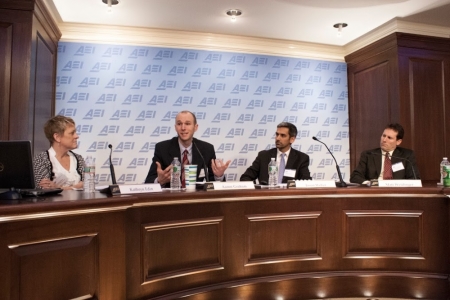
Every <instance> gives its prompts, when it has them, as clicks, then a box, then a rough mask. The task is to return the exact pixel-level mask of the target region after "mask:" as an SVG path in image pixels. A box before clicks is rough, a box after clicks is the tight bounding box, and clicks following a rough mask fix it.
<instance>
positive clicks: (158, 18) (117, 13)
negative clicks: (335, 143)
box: [47, 0, 450, 46]
mask: <svg viewBox="0 0 450 300" xmlns="http://www.w3.org/2000/svg"><path fill="white" fill-rule="evenodd" d="M47 1H50V0H47ZM53 4H54V6H55V8H56V9H57V12H58V13H59V16H58V18H59V17H60V22H61V21H62V23H84V24H97V25H115V26H127V27H139V28H140V29H142V28H152V29H170V30H176V31H190V32H201V33H212V34H224V35H233V36H246V37H256V38H268V39H281V40H289V41H296V42H307V43H319V44H327V45H334V46H344V45H346V44H348V43H350V42H352V41H354V40H355V39H357V38H359V37H361V36H363V35H364V34H366V33H367V32H369V31H371V30H374V29H375V28H377V27H379V26H381V25H383V24H385V23H387V22H388V21H390V20H392V19H395V18H397V19H399V20H402V21H406V22H413V23H420V24H428V25H437V26H441V27H443V28H444V30H445V27H447V28H448V33H449V34H448V36H450V0H120V3H119V4H118V5H116V6H113V9H112V13H110V14H108V13H107V5H105V4H104V3H103V2H102V0H74V1H68V0H53ZM234 8H237V9H240V10H242V12H243V13H242V16H240V17H238V18H237V20H236V22H234V23H233V22H231V21H230V18H229V17H228V16H227V15H226V13H225V12H226V11H227V10H228V9H234ZM341 22H344V23H347V24H348V27H346V28H345V29H344V30H343V36H342V37H341V38H338V37H337V35H336V33H337V29H335V28H333V24H335V23H341ZM63 37H64V32H63Z"/></svg>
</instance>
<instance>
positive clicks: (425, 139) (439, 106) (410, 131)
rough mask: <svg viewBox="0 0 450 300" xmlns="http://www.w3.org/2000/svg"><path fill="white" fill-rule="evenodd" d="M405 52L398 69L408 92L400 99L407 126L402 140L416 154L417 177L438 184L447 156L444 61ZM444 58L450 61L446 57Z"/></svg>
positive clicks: (419, 53)
mask: <svg viewBox="0 0 450 300" xmlns="http://www.w3.org/2000/svg"><path fill="white" fill-rule="evenodd" d="M406 53H407V54H406ZM406 53H405V54H403V55H401V56H400V59H401V64H400V66H401V68H404V69H405V72H404V73H405V77H406V74H407V75H408V77H407V78H404V79H403V80H402V81H406V80H408V82H409V85H408V86H407V87H409V89H408V90H405V91H404V92H403V94H404V96H403V97H402V101H403V102H404V104H402V106H404V107H405V114H404V119H405V124H407V126H405V127H406V128H405V130H407V133H406V134H405V136H406V137H405V141H406V143H407V144H409V145H410V146H411V148H413V149H414V151H415V152H416V156H417V165H418V167H419V171H420V175H421V177H422V178H426V179H427V180H430V181H434V182H438V181H439V180H440V177H439V170H438V167H439V163H440V162H441V161H442V157H444V156H446V155H449V154H447V153H446V142H445V141H446V135H445V132H446V131H445V127H446V126H445V124H446V120H445V107H446V106H447V105H449V104H450V98H449V96H448V95H445V93H444V87H445V80H446V78H445V76H444V72H445V60H446V58H445V56H442V55H440V54H439V55H436V54H434V53H427V54H426V55H424V54H423V53H422V51H417V50H416V51H411V50H408V51H407V52H406ZM449 55H450V53H449ZM447 59H448V60H449V61H450V56H448V57H447ZM406 70H408V72H406ZM405 88H406V87H405ZM446 102H448V103H447V104H446ZM430 166H433V167H431V168H430Z"/></svg>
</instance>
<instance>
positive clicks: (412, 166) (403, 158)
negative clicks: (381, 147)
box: [369, 151, 417, 179]
mask: <svg viewBox="0 0 450 300" xmlns="http://www.w3.org/2000/svg"><path fill="white" fill-rule="evenodd" d="M369 154H375V155H379V156H384V157H386V154H383V153H377V152H373V151H372V152H369ZM389 156H390V157H391V158H392V157H393V158H398V159H401V160H406V161H407V162H409V164H410V165H411V169H412V171H413V176H414V179H417V176H416V171H415V170H414V165H413V163H412V162H411V161H410V160H409V159H407V158H405V157H400V156H395V155H389Z"/></svg>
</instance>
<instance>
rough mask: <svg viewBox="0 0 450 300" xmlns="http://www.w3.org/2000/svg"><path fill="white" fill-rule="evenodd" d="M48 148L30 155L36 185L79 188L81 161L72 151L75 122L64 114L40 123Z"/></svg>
mask: <svg viewBox="0 0 450 300" xmlns="http://www.w3.org/2000/svg"><path fill="white" fill-rule="evenodd" d="M44 132H45V136H46V137H47V139H48V141H49V142H50V149H48V150H47V151H44V152H42V153H40V154H38V155H36V156H35V158H34V164H33V166H34V176H35V184H36V188H42V189H50V188H62V189H77V188H82V187H83V167H84V160H83V157H82V156H81V155H79V154H76V153H74V152H72V150H73V149H76V148H77V147H78V138H79V136H78V134H77V131H76V128H75V121H74V120H73V119H72V118H69V117H65V116H59V115H58V116H55V117H53V118H51V119H49V120H48V121H47V122H46V123H45V126H44Z"/></svg>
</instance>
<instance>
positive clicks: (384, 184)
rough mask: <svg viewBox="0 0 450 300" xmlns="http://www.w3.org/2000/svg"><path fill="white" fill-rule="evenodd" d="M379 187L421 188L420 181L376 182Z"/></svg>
mask: <svg viewBox="0 0 450 300" xmlns="http://www.w3.org/2000/svg"><path fill="white" fill-rule="evenodd" d="M378 186H379V187H422V181H421V180H420V179H413V180H411V179H393V180H378Z"/></svg>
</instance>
